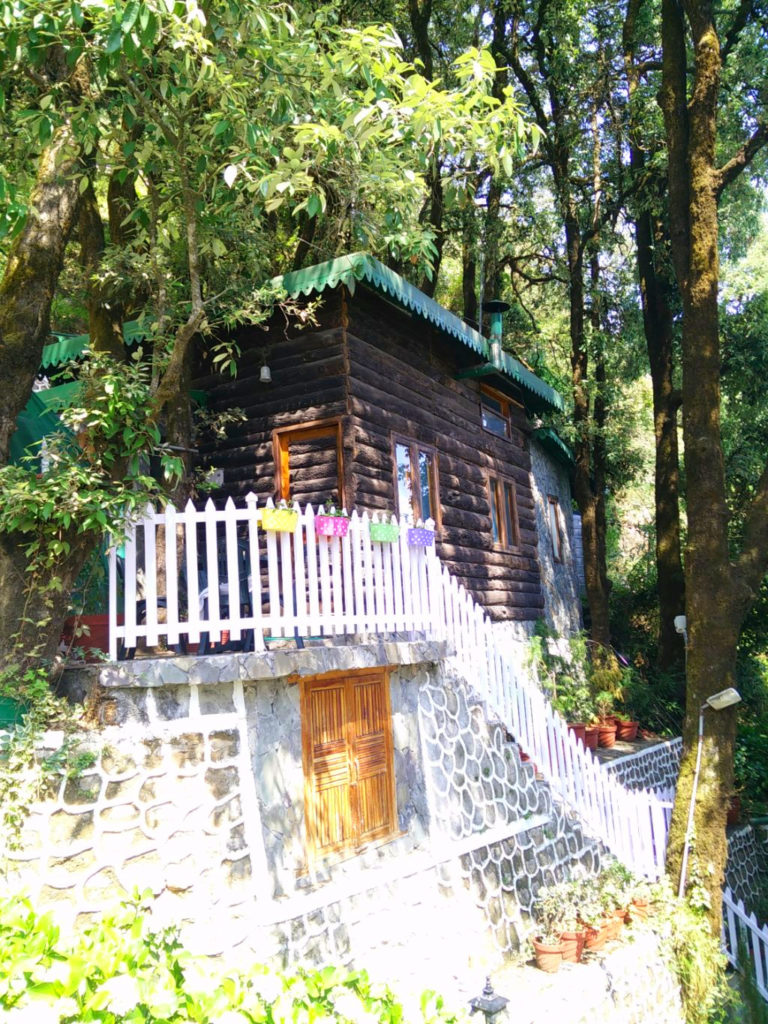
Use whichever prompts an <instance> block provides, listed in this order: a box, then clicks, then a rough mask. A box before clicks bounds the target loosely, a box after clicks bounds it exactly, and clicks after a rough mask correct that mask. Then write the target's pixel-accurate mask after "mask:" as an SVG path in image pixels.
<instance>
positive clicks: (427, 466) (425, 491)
mask: <svg viewBox="0 0 768 1024" xmlns="http://www.w3.org/2000/svg"><path fill="white" fill-rule="evenodd" d="M432 480H433V475H432V455H431V454H430V453H429V452H419V485H420V491H421V518H422V519H423V520H424V521H425V522H426V520H427V519H434V518H435V508H434V501H433V494H432Z"/></svg>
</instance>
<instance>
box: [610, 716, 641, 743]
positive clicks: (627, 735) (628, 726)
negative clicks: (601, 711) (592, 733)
mask: <svg viewBox="0 0 768 1024" xmlns="http://www.w3.org/2000/svg"><path fill="white" fill-rule="evenodd" d="M613 717H614V718H615V719H616V739H617V740H624V741H625V742H631V741H632V740H635V739H637V730H638V729H639V727H640V723H639V722H635V721H633V720H632V719H631V718H630V717H629V715H624V714H621V712H618V711H616V712H614V716H613Z"/></svg>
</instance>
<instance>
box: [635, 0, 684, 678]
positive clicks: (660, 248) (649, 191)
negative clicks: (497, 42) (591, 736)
mask: <svg viewBox="0 0 768 1024" xmlns="http://www.w3.org/2000/svg"><path fill="white" fill-rule="evenodd" d="M643 3H644V0H630V2H629V4H628V5H627V11H626V15H625V18H624V25H623V29H622V36H623V38H622V44H623V50H624V68H625V73H626V79H627V86H628V91H629V100H630V105H629V145H630V166H631V168H632V172H633V175H634V177H635V179H636V180H637V181H641V180H642V181H644V182H645V186H644V191H645V195H644V196H642V197H641V198H640V202H639V206H638V209H637V213H636V215H635V217H634V228H635V246H636V259H637V272H638V279H639V282H640V298H641V302H642V310H643V333H644V334H645V341H646V349H647V351H648V364H649V367H650V371H651V383H652V390H653V423H654V438H655V467H654V468H655V472H654V498H655V501H654V512H655V526H656V576H657V591H658V601H659V647H658V657H657V662H658V665H659V668H661V669H662V670H664V671H676V670H677V671H680V670H682V669H683V667H684V663H685V651H684V646H683V638H682V636H681V634H679V633H678V632H677V631H676V629H675V626H674V619H675V616H676V615H682V613H683V612H684V611H685V578H684V576H683V559H682V544H681V538H680V461H679V451H678V443H677V414H678V411H679V408H680V399H681V396H680V394H679V392H678V390H677V388H676V387H675V383H674V357H673V314H672V304H671V293H672V290H673V288H674V282H673V281H672V280H670V278H671V276H672V271H671V268H669V269H667V266H666V265H665V258H664V253H665V251H666V250H667V249H668V247H669V239H668V237H667V234H666V231H665V228H664V226H663V224H662V222H661V219H660V217H659V216H657V215H656V214H655V213H654V212H652V209H653V208H654V207H658V202H654V200H657V198H658V196H657V193H658V194H661V192H662V190H663V188H664V182H663V179H662V178H661V175H660V174H659V173H656V172H653V171H652V170H651V169H650V168H649V166H648V161H647V159H646V151H647V148H648V141H647V139H645V138H643V132H642V128H641V126H640V125H639V124H638V116H639V114H640V110H639V107H640V105H641V103H642V97H641V96H639V90H640V84H641V74H642V73H641V70H640V67H639V66H638V61H637V46H638V43H639V42H640V40H638V27H637V23H638V17H639V15H640V13H641V9H642V7H643Z"/></svg>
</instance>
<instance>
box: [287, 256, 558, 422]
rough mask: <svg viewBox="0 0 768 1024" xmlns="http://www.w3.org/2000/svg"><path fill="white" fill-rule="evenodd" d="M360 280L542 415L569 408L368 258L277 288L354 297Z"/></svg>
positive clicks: (301, 273) (340, 261)
mask: <svg viewBox="0 0 768 1024" xmlns="http://www.w3.org/2000/svg"><path fill="white" fill-rule="evenodd" d="M358 281H361V282H364V283H365V284H367V285H368V286H369V287H371V288H372V289H373V290H374V291H376V292H378V293H379V294H380V295H384V296H386V297H387V298H389V299H390V300H391V301H394V302H395V303H396V304H397V305H398V306H400V307H401V308H402V309H406V310H409V311H410V312H411V313H415V314H416V315H417V316H420V317H423V318H424V319H425V320H428V321H429V322H430V323H431V324H434V326H435V327H436V328H437V329H438V330H439V331H442V333H443V334H447V335H448V336H449V337H451V338H455V339H456V340H457V341H459V342H461V344H463V345H466V346H467V347H468V348H470V349H472V351H473V352H477V353H478V354H479V355H480V356H482V358H483V359H484V360H486V363H485V364H484V365H487V366H490V367H491V368H492V369H491V371H490V372H495V373H499V374H501V375H502V376H505V377H507V378H509V379H510V380H512V381H514V382H515V383H516V384H517V385H518V386H519V387H520V388H521V389H522V390H523V391H525V392H527V393H528V394H529V395H533V396H535V403H534V404H535V407H536V409H537V410H541V409H542V408H545V407H549V408H552V409H562V408H563V400H562V398H561V397H560V395H559V394H558V393H557V391H555V390H554V388H551V387H550V386H549V385H548V384H545V383H544V381H543V380H540V379H539V378H538V377H537V376H536V375H535V374H534V373H531V371H530V370H527V369H526V368H525V367H524V366H523V364H522V363H520V362H518V361H517V359H514V358H513V357H512V356H511V355H509V354H508V353H506V352H505V353H503V354H502V364H501V365H500V366H494V365H493V364H492V363H491V362H490V359H491V349H490V345H489V343H488V341H487V339H486V338H484V337H483V335H482V334H480V332H479V331H476V330H475V329H474V328H472V327H470V326H469V325H468V324H465V323H464V321H463V320H461V319H460V318H459V317H458V316H456V314H455V313H451V312H450V310H447V309H445V308H444V307H443V306H441V305H440V304H439V303H438V302H435V300H434V299H430V298H429V296H428V295H425V294H424V292H422V291H419V289H418V288H415V287H414V286H413V285H412V284H409V283H408V281H406V280H405V279H404V278H402V277H401V276H400V275H399V274H396V273H395V272H394V270H390V269H389V268H388V267H385V266H384V265H383V264H382V263H379V261H378V260H376V259H374V258H373V257H372V256H369V255H368V254H367V253H364V252H353V253H350V254H349V255H348V256H339V257H338V258H337V259H335V260H328V261H327V262H326V263H318V264H316V265H315V266H313V267H306V268H305V269H304V270H294V271H291V273H289V274H283V275H282V276H281V277H276V278H274V279H273V281H272V284H273V285H274V286H275V287H276V288H281V289H283V290H285V291H286V292H287V293H288V295H290V296H291V297H292V298H294V299H297V298H298V297H299V296H300V295H307V296H308V295H312V294H314V293H319V292H322V291H325V289H326V288H335V287H336V286H337V285H339V284H343V285H345V286H346V287H347V288H348V289H349V290H350V292H354V290H355V285H356V283H357V282H358Z"/></svg>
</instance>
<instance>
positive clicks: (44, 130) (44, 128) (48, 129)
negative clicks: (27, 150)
mask: <svg viewBox="0 0 768 1024" xmlns="http://www.w3.org/2000/svg"><path fill="white" fill-rule="evenodd" d="M52 136H53V122H52V121H51V119H50V118H49V117H41V118H40V123H39V124H38V126H37V137H38V139H39V140H40V142H41V144H42V145H43V146H44V145H46V143H48V142H50V141H51V138H52Z"/></svg>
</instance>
